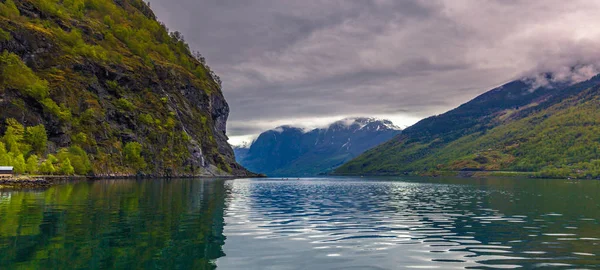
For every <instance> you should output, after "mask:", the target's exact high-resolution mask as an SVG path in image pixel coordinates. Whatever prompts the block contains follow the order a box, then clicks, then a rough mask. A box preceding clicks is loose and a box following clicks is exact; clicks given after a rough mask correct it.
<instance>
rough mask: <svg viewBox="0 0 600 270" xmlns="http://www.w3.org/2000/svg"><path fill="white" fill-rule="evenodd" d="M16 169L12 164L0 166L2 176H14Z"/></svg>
mask: <svg viewBox="0 0 600 270" xmlns="http://www.w3.org/2000/svg"><path fill="white" fill-rule="evenodd" d="M13 175H14V170H13V167H12V166H0V178H10V177H13Z"/></svg>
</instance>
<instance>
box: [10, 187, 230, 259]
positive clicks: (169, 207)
mask: <svg viewBox="0 0 600 270" xmlns="http://www.w3.org/2000/svg"><path fill="white" fill-rule="evenodd" d="M228 193H229V192H228V191H227V190H226V187H225V186H224V181H222V180H172V181H160V180H156V181H151V180H149V181H132V180H122V181H119V180H111V181H97V182H80V183H75V184H69V185H60V186H55V187H52V188H50V189H48V190H46V191H33V192H32V191H20V192H19V191H11V192H6V191H4V192H3V191H0V254H1V255H0V269H11V268H20V269H22V268H26V269H40V268H43V269H214V268H215V265H214V259H216V258H218V257H220V256H223V255H224V253H223V250H222V246H223V244H224V241H225V236H224V235H223V208H224V203H225V196H227V194H228Z"/></svg>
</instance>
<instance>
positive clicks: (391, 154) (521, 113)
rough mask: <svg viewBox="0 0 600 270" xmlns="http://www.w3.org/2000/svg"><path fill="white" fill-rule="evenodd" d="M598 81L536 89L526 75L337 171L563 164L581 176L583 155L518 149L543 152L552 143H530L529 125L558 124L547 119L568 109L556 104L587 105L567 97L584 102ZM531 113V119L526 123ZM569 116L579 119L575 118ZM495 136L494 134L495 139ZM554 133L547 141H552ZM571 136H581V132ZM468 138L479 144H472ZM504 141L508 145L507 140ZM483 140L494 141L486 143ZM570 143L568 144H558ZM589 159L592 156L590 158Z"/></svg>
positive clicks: (526, 168) (535, 168) (536, 168)
mask: <svg viewBox="0 0 600 270" xmlns="http://www.w3.org/2000/svg"><path fill="white" fill-rule="evenodd" d="M599 84H600V76H598V75H596V76H594V77H592V78H590V79H589V80H586V81H583V82H578V83H574V84H567V83H555V84H549V85H545V86H542V87H539V88H537V89H531V84H530V83H528V82H526V81H524V80H516V81H513V82H509V83H507V84H504V85H503V86H501V87H498V88H495V89H492V90H490V91H488V92H485V93H484V94H482V95H480V96H478V97H476V98H474V99H473V100H471V101H469V102H466V103H465V104H462V105H461V106H459V107H457V108H455V109H453V110H450V111H448V112H446V113H444V114H440V115H437V116H432V117H429V118H426V119H423V120H421V121H420V122H418V123H417V124H415V125H413V126H411V127H408V128H406V129H405V130H404V131H403V132H402V134H400V135H398V136H396V137H395V138H393V139H391V140H390V141H388V142H386V143H384V144H382V145H380V146H378V147H376V148H373V149H371V150H369V151H367V152H365V153H364V154H362V155H361V156H359V157H357V158H355V159H354V160H352V161H349V162H348V163H346V164H344V165H343V166H341V167H339V168H338V169H337V170H336V171H335V172H334V174H344V175H347V174H352V175H355V174H385V175H389V174H403V173H418V174H424V173H425V174H429V173H431V172H437V171H442V172H443V171H460V170H491V171H502V170H510V171H520V172H529V173H534V174H535V175H538V176H545V177H549V176H552V173H548V171H552V170H554V171H556V170H559V169H560V170H562V172H561V173H560V174H557V176H564V175H567V174H571V175H574V176H579V177H581V176H582V175H581V174H583V172H580V173H575V172H576V171H577V170H580V169H579V167H580V165H581V164H580V165H577V164H579V163H582V164H583V163H584V160H579V159H573V160H574V161H577V162H575V163H573V164H574V165H573V164H571V165H569V164H570V163H565V164H563V163H562V162H560V161H557V160H554V159H553V160H551V159H549V158H548V159H546V158H547V157H548V156H546V157H543V158H535V157H532V156H530V155H529V154H528V153H524V152H522V151H520V150H519V149H524V148H528V149H529V151H530V152H531V153H537V154H540V152H543V151H542V150H541V148H544V149H545V148H549V147H551V145H549V144H540V147H541V148H540V149H535V148H529V147H530V144H531V141H532V140H533V138H536V135H535V134H530V133H527V132H526V131H528V130H538V129H539V128H540V127H546V128H555V129H556V128H558V127H556V126H552V125H549V124H548V122H547V121H555V118H556V117H558V115H561V114H564V113H565V112H564V111H563V110H557V109H556V107H555V106H559V107H560V106H563V107H564V106H567V105H566V104H571V105H570V106H572V109H573V110H575V111H576V110H578V109H581V110H586V111H587V109H585V108H584V107H580V106H582V105H580V104H579V103H577V102H571V103H567V102H568V100H573V99H574V100H576V101H578V102H581V103H584V102H588V101H590V100H594V99H595V98H596V97H595V95H596V92H595V91H594V89H596V87H597V86H598V85H599ZM585 93H590V94H588V95H586V94H585ZM567 107H568V106H567ZM540 115H541V116H540ZM571 116H572V115H571ZM529 119H531V120H530V121H531V122H530V123H524V121H526V120H529ZM568 120H569V121H571V122H574V123H577V119H570V118H569V119H568ZM565 124H568V122H567V123H565ZM577 129H578V130H579V129H580V130H579V132H581V133H582V134H584V135H589V136H593V135H592V134H590V131H589V130H587V129H586V128H584V127H579V126H578V127H577ZM540 132H541V133H544V132H546V131H545V130H544V131H540ZM565 132H566V131H565ZM554 136H557V137H558V136H559V135H554ZM492 137H493V138H495V140H491V139H490V138H492ZM552 138H553V137H550V138H549V139H548V140H547V141H548V142H549V141H552V140H553V139H552ZM568 140H569V141H577V140H578V138H575V137H573V138H568ZM470 141H474V142H481V144H475V143H473V144H472V143H470ZM502 143H504V144H506V145H504V146H503V145H502ZM483 145H487V146H491V147H487V148H485V147H483ZM556 145H561V144H560V143H556ZM509 146H510V147H509ZM511 147H512V148H511ZM568 149H569V148H567V147H566V146H565V148H560V149H559V150H564V151H568ZM552 155H553V156H554V154H552ZM582 156H585V158H588V157H589V158H590V159H594V160H595V159H598V158H600V157H597V156H596V155H595V154H589V155H588V154H587V153H586V154H585V155H582ZM565 158H566V156H565ZM537 159H539V160H546V161H547V162H548V165H547V166H541V165H540V164H543V162H541V163H540V162H537V161H535V160H537ZM588 161H589V159H588V160H587V161H586V162H588ZM581 166H587V165H581ZM565 171H569V173H565Z"/></svg>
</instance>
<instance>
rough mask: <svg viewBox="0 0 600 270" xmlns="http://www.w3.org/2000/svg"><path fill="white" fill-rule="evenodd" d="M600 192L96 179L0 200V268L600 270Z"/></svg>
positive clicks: (386, 182) (545, 185) (566, 185)
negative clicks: (468, 269)
mask: <svg viewBox="0 0 600 270" xmlns="http://www.w3.org/2000/svg"><path fill="white" fill-rule="evenodd" d="M599 221H600V182H599V181H595V180H590V181H568V180H532V179H460V178H373V179H367V178H322V179H301V180H277V179H239V180H207V179H203V180H201V179H197V180H171V181H166V180H144V181H133V180H106V181H95V182H77V183H70V184H64V185H59V186H54V187H51V188H49V189H46V190H38V191H10V190H0V269H213V268H215V267H216V268H218V269H403V268H438V269H465V268H475V269H479V268H484V269H488V268H518V267H522V268H525V269H531V268H536V267H537V268H545V267H554V268H559V269H561V268H563V269H573V268H578V269H598V268H600V258H599V255H600V224H599Z"/></svg>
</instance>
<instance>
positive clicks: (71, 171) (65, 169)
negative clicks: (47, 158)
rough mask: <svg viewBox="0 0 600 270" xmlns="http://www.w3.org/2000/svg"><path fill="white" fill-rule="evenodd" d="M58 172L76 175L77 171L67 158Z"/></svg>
mask: <svg viewBox="0 0 600 270" xmlns="http://www.w3.org/2000/svg"><path fill="white" fill-rule="evenodd" d="M58 171H59V172H60V173H61V174H64V175H73V174H75V169H74V168H73V166H71V160H70V159H69V158H66V159H65V160H63V161H62V162H61V163H60V168H59V170H58Z"/></svg>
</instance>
